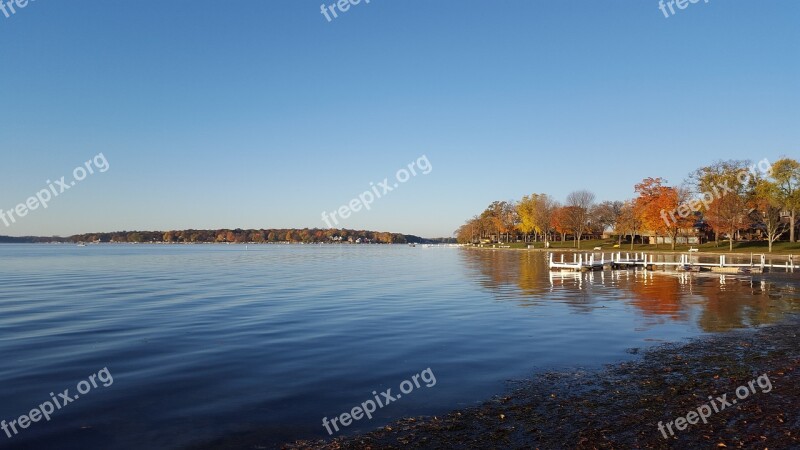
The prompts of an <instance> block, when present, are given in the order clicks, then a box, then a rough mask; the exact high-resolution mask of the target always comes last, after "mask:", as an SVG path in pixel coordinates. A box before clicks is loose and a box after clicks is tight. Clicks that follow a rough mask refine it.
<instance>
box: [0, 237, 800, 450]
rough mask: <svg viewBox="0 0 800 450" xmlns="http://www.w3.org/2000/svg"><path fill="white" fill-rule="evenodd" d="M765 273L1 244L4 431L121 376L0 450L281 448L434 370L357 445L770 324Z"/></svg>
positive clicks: (526, 258)
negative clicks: (667, 344)
mask: <svg viewBox="0 0 800 450" xmlns="http://www.w3.org/2000/svg"><path fill="white" fill-rule="evenodd" d="M769 276H770V277H772V278H765V277H759V278H744V277H738V276H730V275H726V276H719V275H714V276H706V275H705V274H701V275H675V274H664V273H651V272H634V271H618V272H610V271H607V272H595V273H586V274H569V273H551V272H550V271H548V269H547V265H546V259H545V254H544V253H538V252H515V251H483V250H461V249H453V248H420V247H416V248H410V247H408V246H384V245H369V246H357V245H352V246H344V245H343V246H339V245H337V246H311V245H297V246H289V245H264V246H250V247H249V248H248V247H245V246H236V245H230V246H228V245H219V246H217V245H188V246H187V245H178V246H171V245H90V246H87V247H83V248H77V247H74V246H48V245H7V246H1V245H0V286H2V289H0V354H2V355H3V363H2V364H0V386H2V388H0V419H6V420H8V419H10V418H14V417H19V416H20V414H23V413H25V412H27V411H30V409H31V408H32V407H33V406H35V405H37V404H39V403H41V402H42V401H43V400H46V399H47V398H49V397H48V396H47V394H48V393H49V392H55V391H54V390H57V389H64V388H67V387H69V386H75V383H77V382H78V381H79V380H81V379H84V378H85V377H86V376H88V375H89V374H92V373H96V372H97V371H98V370H99V369H101V368H103V367H108V368H109V370H110V371H111V373H113V374H114V381H115V382H114V386H113V387H112V388H109V389H104V390H101V391H96V392H92V394H91V395H90V396H87V397H86V398H85V399H84V398H81V400H80V403H76V404H75V405H71V406H70V407H69V408H65V409H64V410H61V411H59V412H58V416H57V417H54V419H53V420H52V421H50V422H46V423H42V422H40V423H37V424H36V425H35V426H31V427H30V428H28V429H26V430H25V432H24V434H21V435H19V436H15V438H14V440H13V441H1V440H0V442H3V444H2V445H3V446H4V447H3V448H11V449H16V448H21V449H39V448H59V449H76V450H83V449H86V448H102V449H106V450H133V449H137V450H138V449H140V448H155V449H162V448H163V449H178V448H184V447H185V446H187V445H189V444H193V443H200V442H215V441H216V440H218V439H223V440H224V439H225V438H228V437H229V436H230V435H231V434H232V433H235V432H240V433H245V434H247V435H252V436H257V438H258V439H257V441H258V445H259V446H262V447H267V448H274V447H278V446H279V445H280V444H281V443H283V442H288V441H293V440H296V439H300V438H314V439H316V438H325V437H328V436H327V433H326V432H325V431H324V428H323V427H322V426H321V425H320V423H321V422H320V421H321V419H322V417H325V416H328V417H333V415H334V414H341V413H342V412H344V411H348V410H350V409H351V408H352V407H353V406H354V405H357V404H359V403H360V402H363V401H364V399H365V398H369V396H368V394H369V393H370V392H372V391H373V390H385V389H386V388H389V387H394V386H396V383H398V382H400V381H401V380H404V379H406V378H407V377H408V376H409V374H413V373H419V372H420V371H421V370H423V369H425V368H426V367H431V368H432V369H433V371H434V372H435V373H436V377H437V379H438V380H439V382H438V383H437V385H436V388H435V389H426V390H424V391H419V392H418V393H417V392H415V394H414V395H413V396H411V395H410V396H408V398H406V397H405V396H404V397H403V400H402V402H397V404H392V405H391V407H390V408H382V409H380V410H379V411H377V412H376V413H375V415H374V417H373V419H372V420H371V421H361V422H359V423H357V424H354V425H353V426H352V427H350V428H348V430H347V431H348V432H356V431H367V430H370V429H374V428H376V427H380V426H383V425H385V424H388V423H389V422H391V421H392V420H397V419H399V418H402V417H411V416H417V415H437V414H442V413H445V412H447V411H450V410H452V409H455V408H460V407H468V406H471V405H474V404H475V402H478V401H482V400H485V399H487V398H489V397H491V396H492V395H494V394H497V393H499V392H501V391H502V389H503V387H504V382H505V381H506V380H509V379H515V378H522V377H526V376H528V375H529V374H530V373H531V372H533V371H538V370H549V369H553V368H574V367H589V366H598V365H602V364H606V363H611V362H614V361H619V360H620V359H623V358H631V357H632V356H631V355H630V354H629V353H627V350H629V349H631V348H642V347H646V346H648V345H653V343H654V342H663V341H680V340H682V339H684V338H687V337H692V336H697V335H698V334H702V333H703V332H709V331H722V330H729V329H732V328H741V327H749V326H758V325H763V324H769V323H774V322H775V321H777V320H779V319H780V318H781V317H782V316H783V315H784V314H786V313H788V312H789V311H790V310H791V309H792V307H793V305H797V303H798V302H796V301H795V300H794V299H796V296H797V292H796V291H794V290H793V289H791V288H790V287H788V286H787V284H789V283H787V281H788V278H787V279H786V280H777V281H776V280H775V277H777V274H769ZM762 280H763V281H762ZM793 280H794V282H795V283H796V280H797V278H796V275H795V278H793ZM365 395H366V397H365ZM0 439H4V438H0ZM245 447H246V448H256V446H255V445H252V446H244V445H239V446H234V448H245ZM212 448H213V446H212Z"/></svg>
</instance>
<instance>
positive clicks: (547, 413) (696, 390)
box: [283, 314, 800, 450]
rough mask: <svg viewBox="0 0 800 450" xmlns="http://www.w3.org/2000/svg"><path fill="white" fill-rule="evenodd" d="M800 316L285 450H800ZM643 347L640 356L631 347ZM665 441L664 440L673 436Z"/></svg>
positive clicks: (539, 378)
mask: <svg viewBox="0 0 800 450" xmlns="http://www.w3.org/2000/svg"><path fill="white" fill-rule="evenodd" d="M798 331H800V316H798V315H797V314H793V315H791V316H790V317H789V318H788V319H787V320H786V321H785V322H784V323H782V324H779V325H775V326H770V327H764V328H761V329H757V330H740V331H735V332H730V333H723V334H717V335H713V336H706V337H702V338H697V339H694V340H691V341H689V342H688V343H686V342H684V343H678V344H664V345H661V346H658V347H655V348H652V349H649V350H647V351H644V352H643V354H642V356H641V358H639V359H637V360H635V361H631V362H625V363H619V364H613V365H609V366H607V367H605V368H604V369H598V370H590V371H585V370H575V371H569V372H545V373H542V374H538V375H535V376H533V377H532V378H531V379H529V380H526V381H524V382H520V383H518V384H517V386H516V387H515V388H514V389H512V390H510V391H509V392H507V393H506V394H505V395H503V396H500V397H496V398H494V399H492V400H490V401H487V402H485V403H483V404H482V405H480V406H478V407H474V408H469V409H464V410H459V411H453V412H451V413H449V414H447V415H445V416H442V417H421V418H408V419H403V420H400V421H397V422H395V423H392V424H390V425H388V426H385V427H383V428H380V429H378V430H375V431H373V432H370V433H367V434H363V435H358V436H350V437H342V438H338V439H335V440H332V441H298V442H295V443H292V444H286V445H284V447H283V448H285V449H329V450H332V449H406V448H417V449H429V448H430V449H433V448H454V449H473V448H486V449H488V448H503V449H507V448H519V449H522V448H526V449H527V448H541V449H549V448H579V449H611V448H644V449H666V448H759V449H781V448H798V447H800V402H798V400H797V399H798V398H800V370H798V369H799V368H800V345H799V344H800V338H799V337H798ZM633 351H635V350H633ZM762 375H766V376H767V377H768V378H769V381H770V384H771V389H770V390H769V391H768V392H767V391H765V390H764V389H760V388H759V385H755V389H754V392H753V393H752V394H751V395H750V396H749V397H748V398H746V399H743V400H740V401H739V402H738V403H736V404H733V405H729V406H728V407H727V408H724V409H722V410H720V411H719V412H714V413H713V414H711V415H710V417H708V418H707V423H703V422H702V421H701V422H699V423H697V424H694V425H688V426H687V427H686V428H685V429H684V430H683V431H679V430H677V429H676V428H675V426H673V428H672V429H673V431H674V435H673V434H671V433H667V432H666V431H665V432H662V431H660V430H659V427H658V424H659V422H662V423H663V424H666V423H668V422H670V421H675V420H676V419H677V418H679V417H684V416H687V413H689V412H691V411H693V410H694V411H697V409H698V408H699V407H701V406H702V405H704V404H708V403H710V401H709V396H713V397H714V398H717V397H719V396H722V395H723V394H727V398H728V399H729V400H730V399H731V398H733V399H736V395H735V392H736V389H737V388H738V387H740V386H743V385H747V384H748V382H751V381H753V380H755V379H756V378H757V377H759V376H762ZM665 436H666V437H665Z"/></svg>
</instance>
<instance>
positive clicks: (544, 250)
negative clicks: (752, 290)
mask: <svg viewBox="0 0 800 450" xmlns="http://www.w3.org/2000/svg"><path fill="white" fill-rule="evenodd" d="M462 248H465V249H469V250H511V251H526V252H539V253H547V252H553V253H617V252H619V253H622V254H626V253H631V254H633V253H659V254H664V255H685V254H687V253H688V252H687V251H685V250H684V251H680V250H661V249H649V250H644V249H635V250H628V249H619V248H615V249H602V250H592V249H590V248H582V249H577V248H515V247H512V248H509V247H476V246H465V247H462ZM689 254H691V255H693V256H708V257H717V258H718V257H720V256H722V255H724V256H734V257H743V258H749V257H750V256H752V255H762V254H763V255H766V256H767V258H770V257H772V258H776V259H782V260H787V261H788V260H789V258H791V257H794V256H797V258H795V260H796V261H797V262H798V263H800V255H793V254H790V253H768V252H747V253H745V252H735V251H734V252H704V251H701V252H697V253H689Z"/></svg>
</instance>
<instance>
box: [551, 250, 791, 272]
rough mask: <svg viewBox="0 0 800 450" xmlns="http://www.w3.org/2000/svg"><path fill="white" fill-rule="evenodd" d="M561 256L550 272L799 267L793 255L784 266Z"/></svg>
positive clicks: (754, 259)
mask: <svg viewBox="0 0 800 450" xmlns="http://www.w3.org/2000/svg"><path fill="white" fill-rule="evenodd" d="M560 256H561V257H560V259H558V260H556V258H555V254H553V253H548V255H547V259H548V263H549V267H550V270H556V271H566V272H587V271H596V270H606V269H611V270H625V269H636V268H643V269H645V270H659V269H663V270H668V269H673V270H676V271H685V272H717V273H763V272H767V271H770V270H785V271H786V272H792V273H793V272H794V270H795V266H796V265H795V262H794V256H793V255H789V256H788V259H787V261H785V262H781V263H774V262H773V260H772V258H770V259H769V262H768V261H767V255H764V254H761V255H750V262H749V263H733V262H728V255H719V261H718V262H700V256H699V255H697V253H695V254H694V255H690V254H688V253H687V254H682V255H676V256H680V258H678V260H676V261H667V260H665V259H667V258H664V257H665V256H672V255H669V254H652V253H651V254H649V255H648V254H647V253H634V254H633V255H631V254H630V253H625V254H624V255H623V254H622V252H617V253H611V254H609V255H608V258H606V254H605V253H600V255H599V258H597V257H596V256H597V255H596V254H595V253H575V254H573V257H572V261H571V262H570V261H566V260H565V258H564V254H563V253H562V254H561V255H560ZM671 259H674V258H671Z"/></svg>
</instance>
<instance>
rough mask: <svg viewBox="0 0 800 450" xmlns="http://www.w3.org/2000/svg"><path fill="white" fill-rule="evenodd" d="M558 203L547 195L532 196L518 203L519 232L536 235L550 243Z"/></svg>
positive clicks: (525, 197) (523, 198)
mask: <svg viewBox="0 0 800 450" xmlns="http://www.w3.org/2000/svg"><path fill="white" fill-rule="evenodd" d="M557 206H558V203H557V202H556V201H555V200H553V198H552V197H550V196H549V195H547V194H531V195H530V196H528V195H526V196H524V197H522V200H520V201H519V202H517V205H516V211H517V216H518V221H519V226H518V228H519V230H520V231H522V233H524V234H526V235H527V234H530V233H535V234H536V235H541V236H543V238H544V241H545V242H547V241H548V235H549V232H550V230H551V224H550V223H551V219H552V216H553V212H554V211H555V209H556V208H557Z"/></svg>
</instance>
